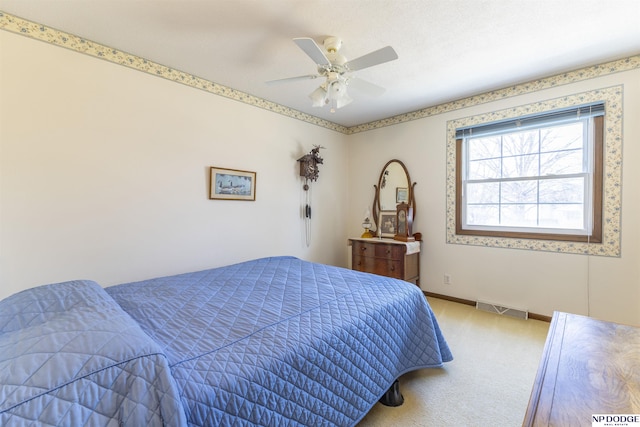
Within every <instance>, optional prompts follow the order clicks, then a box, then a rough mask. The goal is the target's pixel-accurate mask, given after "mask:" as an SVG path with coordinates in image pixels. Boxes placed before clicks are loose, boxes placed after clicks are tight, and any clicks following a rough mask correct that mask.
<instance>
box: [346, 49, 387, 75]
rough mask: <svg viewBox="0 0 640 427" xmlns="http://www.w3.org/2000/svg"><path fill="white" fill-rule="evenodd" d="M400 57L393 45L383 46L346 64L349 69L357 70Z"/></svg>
mask: <svg viewBox="0 0 640 427" xmlns="http://www.w3.org/2000/svg"><path fill="white" fill-rule="evenodd" d="M394 59H398V54H397V53H396V51H395V50H393V48H392V47H391V46H386V47H383V48H382V49H378V50H374V51H373V52H370V53H367V54H366V55H363V56H361V57H359V58H356V59H353V60H351V61H349V62H347V63H346V64H344V65H345V66H346V67H347V68H348V69H349V70H351V71H356V70H362V69H363V68H368V67H373V66H374V65H378V64H383V63H385V62H389V61H393V60H394Z"/></svg>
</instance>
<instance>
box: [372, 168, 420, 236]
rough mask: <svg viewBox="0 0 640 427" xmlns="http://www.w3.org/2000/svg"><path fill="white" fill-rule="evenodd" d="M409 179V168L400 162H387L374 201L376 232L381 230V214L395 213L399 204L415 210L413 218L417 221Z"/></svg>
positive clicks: (411, 184)
mask: <svg viewBox="0 0 640 427" xmlns="http://www.w3.org/2000/svg"><path fill="white" fill-rule="evenodd" d="M414 185H416V184H415V183H411V178H410V177H409V171H408V170H407V167H406V166H405V165H404V163H402V162H401V161H400V160H397V159H392V160H389V161H388V162H387V164H385V165H384V167H383V168H382V172H380V178H379V179H378V185H377V186H376V185H374V187H375V189H376V195H375V199H374V201H373V222H374V223H375V225H376V230H377V229H378V228H379V226H378V221H379V219H380V212H382V211H394V212H395V210H396V206H397V205H398V203H401V202H405V203H407V204H409V206H411V207H412V208H413V218H414V220H415V215H416V207H415V199H414V195H413V186H414Z"/></svg>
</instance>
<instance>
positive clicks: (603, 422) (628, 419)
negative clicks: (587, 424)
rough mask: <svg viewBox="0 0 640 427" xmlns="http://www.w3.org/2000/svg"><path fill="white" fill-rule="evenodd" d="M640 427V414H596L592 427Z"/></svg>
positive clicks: (592, 419)
mask: <svg viewBox="0 0 640 427" xmlns="http://www.w3.org/2000/svg"><path fill="white" fill-rule="evenodd" d="M605 426H606V427H640V414H594V415H591V427H605Z"/></svg>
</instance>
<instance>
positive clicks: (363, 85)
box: [349, 77, 387, 96]
mask: <svg viewBox="0 0 640 427" xmlns="http://www.w3.org/2000/svg"><path fill="white" fill-rule="evenodd" d="M349 87H352V88H354V89H355V90H357V91H358V92H362V93H365V94H367V95H370V96H380V95H382V94H383V93H385V92H386V91H387V90H386V89H385V88H383V87H382V86H378V85H376V84H373V83H371V82H368V81H366V80H362V79H360V78H358V77H351V78H350V79H349Z"/></svg>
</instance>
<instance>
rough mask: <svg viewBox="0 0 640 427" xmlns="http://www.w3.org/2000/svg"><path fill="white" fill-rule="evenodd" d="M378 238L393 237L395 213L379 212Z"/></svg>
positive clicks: (395, 229) (395, 228) (394, 232)
mask: <svg viewBox="0 0 640 427" xmlns="http://www.w3.org/2000/svg"><path fill="white" fill-rule="evenodd" d="M378 224H380V236H382V237H393V236H395V234H396V231H397V224H396V211H381V212H380V221H379V223H378Z"/></svg>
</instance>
